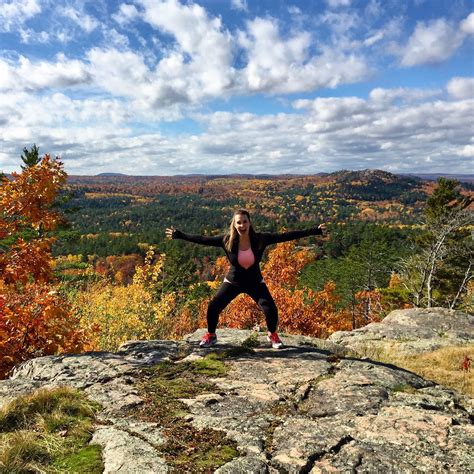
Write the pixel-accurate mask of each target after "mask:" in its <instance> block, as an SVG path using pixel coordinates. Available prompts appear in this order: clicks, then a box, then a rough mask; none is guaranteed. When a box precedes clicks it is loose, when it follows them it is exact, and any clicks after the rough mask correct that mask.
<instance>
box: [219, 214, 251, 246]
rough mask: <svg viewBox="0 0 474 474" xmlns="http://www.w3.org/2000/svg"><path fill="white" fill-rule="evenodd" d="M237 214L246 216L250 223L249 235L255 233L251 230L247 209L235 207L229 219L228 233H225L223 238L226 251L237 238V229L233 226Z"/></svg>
mask: <svg viewBox="0 0 474 474" xmlns="http://www.w3.org/2000/svg"><path fill="white" fill-rule="evenodd" d="M238 215H243V216H247V218H248V220H249V223H250V227H249V234H250V236H254V235H255V231H254V230H253V227H252V224H251V220H250V213H249V211H247V209H237V210H236V211H235V212H234V215H233V216H232V220H231V221H230V226H229V233H228V234H227V235H226V238H225V248H226V250H227V251H228V252H230V251H231V250H232V247H233V246H234V242H235V241H236V240H237V239H238V238H239V233H238V232H237V229H236V228H235V225H234V219H235V216H238Z"/></svg>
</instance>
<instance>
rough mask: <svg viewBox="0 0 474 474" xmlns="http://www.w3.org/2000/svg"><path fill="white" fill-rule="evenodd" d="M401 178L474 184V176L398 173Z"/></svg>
mask: <svg viewBox="0 0 474 474" xmlns="http://www.w3.org/2000/svg"><path fill="white" fill-rule="evenodd" d="M398 174H399V176H417V177H418V178H421V179H426V180H427V181H436V180H437V179H438V178H440V177H443V178H450V179H456V180H458V181H459V182H461V183H474V174H450V173H398Z"/></svg>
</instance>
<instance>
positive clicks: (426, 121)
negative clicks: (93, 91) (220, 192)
mask: <svg viewBox="0 0 474 474" xmlns="http://www.w3.org/2000/svg"><path fill="white" fill-rule="evenodd" d="M129 59H130V60H132V58H129ZM108 60H112V58H108ZM143 73H145V74H149V73H150V72H149V71H148V72H147V70H146V69H144V70H143ZM293 106H294V107H295V108H297V109H298V110H299V113H297V114H296V113H286V114H285V113H276V114H268V115H255V114H252V113H232V112H214V113H211V114H205V113H202V112H201V113H200V114H197V113H196V114H190V115H188V117H190V118H194V120H198V121H199V122H200V124H201V127H202V129H203V130H204V131H203V133H201V134H199V135H192V134H188V135H184V134H181V135H180V136H179V137H172V136H170V137H163V136H162V135H161V134H159V133H151V132H146V133H143V134H138V135H137V134H132V131H131V128H130V127H129V125H128V124H129V123H135V122H136V121H137V120H139V121H142V122H144V121H145V120H144V117H147V119H148V124H151V125H152V126H153V124H156V123H158V121H159V120H162V119H163V118H164V117H165V115H166V114H165V113H163V115H162V116H161V117H158V116H157V114H156V112H147V111H146V110H144V109H143V110H142V109H140V108H139V107H138V106H137V102H136V101H132V102H129V101H127V100H118V99H104V98H97V99H86V100H79V99H71V98H69V97H67V96H66V95H64V94H57V93H56V94H50V95H44V96H42V97H36V98H35V97H33V99H32V97H31V94H28V93H17V94H11V93H5V94H3V95H2V94H0V111H1V112H0V123H2V127H3V129H5V131H6V133H5V134H4V135H2V138H1V140H2V141H1V143H2V150H3V152H4V153H6V152H7V151H8V153H10V155H11V156H15V157H16V156H17V155H18V152H17V151H18V150H17V149H18V147H19V145H18V144H19V143H20V144H27V143H30V142H31V143H33V142H36V143H39V144H40V146H41V147H42V150H44V151H51V152H52V153H61V154H63V155H64V158H65V162H66V169H67V170H68V171H69V172H71V173H82V174H84V173H97V172H101V171H121V172H126V173H127V172H128V173H131V174H177V173H192V172H201V173H228V172H229V168H228V162H229V160H231V161H232V170H233V171H234V172H239V171H242V172H244V171H245V172H249V173H262V172H266V173H272V172H273V173H286V172H288V173H314V172H318V171H332V170H336V169H341V168H350V169H354V168H366V167H368V166H369V167H377V168H383V169H386V170H391V171H399V172H403V171H411V172H414V171H418V172H423V171H424V172H429V171H431V172H437V171H440V172H443V171H444V172H446V171H447V170H448V169H449V170H450V172H457V173H462V172H469V170H470V169H471V167H472V154H473V151H474V148H473V145H472V139H471V137H472V124H471V120H470V118H471V117H472V108H473V107H474V100H473V99H470V100H457V99H452V100H441V99H440V97H439V95H438V91H431V92H429V91H425V93H424V92H423V91H421V90H417V89H414V90H410V89H405V88H404V89H374V90H373V91H372V92H371V93H370V94H369V98H368V99H363V98H360V97H326V98H317V99H314V100H308V99H306V100H299V101H295V102H294V104H293ZM44 110H48V113H47V114H45V113H42V112H43V111H44ZM175 118H177V117H175ZM23 146H24V145H23ZM15 147H16V148H15ZM90 150H94V157H96V156H97V155H100V158H101V159H100V162H98V161H97V159H95V158H92V157H91V154H90ZM4 156H6V155H0V169H4V170H9V169H10V168H8V167H7V164H8V163H10V162H9V161H5V158H4ZM143 157H147V158H146V159H143Z"/></svg>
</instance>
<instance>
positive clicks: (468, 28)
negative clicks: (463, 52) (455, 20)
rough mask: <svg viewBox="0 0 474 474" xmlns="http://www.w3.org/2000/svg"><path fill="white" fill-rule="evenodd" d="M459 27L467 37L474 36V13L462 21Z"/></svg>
mask: <svg viewBox="0 0 474 474" xmlns="http://www.w3.org/2000/svg"><path fill="white" fill-rule="evenodd" d="M459 26H460V28H461V31H462V32H463V33H465V34H466V35H474V13H471V14H469V15H468V16H467V17H466V18H465V19H464V20H462V21H461V23H460V25H459Z"/></svg>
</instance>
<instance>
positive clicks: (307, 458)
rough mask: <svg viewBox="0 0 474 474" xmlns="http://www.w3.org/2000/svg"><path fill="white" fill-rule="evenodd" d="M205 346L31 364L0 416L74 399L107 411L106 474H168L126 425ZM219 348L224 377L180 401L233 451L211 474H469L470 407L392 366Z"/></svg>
mask: <svg viewBox="0 0 474 474" xmlns="http://www.w3.org/2000/svg"><path fill="white" fill-rule="evenodd" d="M389 317H390V318H391V319H392V320H397V321H398V323H397V326H410V324H411V323H408V322H407V323H406V324H402V323H401V322H402V321H413V319H412V316H411V313H409V312H405V313H397V314H395V316H389ZM404 318H405V319H404ZM407 318H408V319H407ZM429 321H430V322H429V326H430V328H432V327H433V326H434V324H433V323H432V322H431V319H430V320H429ZM469 321H471V323H472V320H470V319H469V320H468V323H466V326H465V328H464V329H459V326H456V328H454V329H453V328H452V327H451V326H449V327H448V326H443V328H444V329H443V331H444V333H445V334H449V337H450V338H451V334H454V332H455V333H456V337H457V338H461V336H460V334H465V335H466V334H467V336H468V338H467V339H469V338H471V340H472V326H469V324H471V323H469ZM456 324H457V323H456ZM413 326H415V325H414V324H413ZM414 330H415V331H417V332H416V334H418V335H417V336H416V337H421V336H419V335H420V334H425V332H424V331H425V330H422V329H420V326H419V325H416V326H415V327H414ZM426 330H427V329H426ZM433 330H434V331H436V330H437V329H436V328H435V329H433ZM366 331H367V332H368V333H369V331H374V332H375V330H373V329H372V330H366ZM397 331H398V328H397V330H394V331H393V332H392V333H391V334H394V335H396V334H398V332H397ZM453 331H454V332H453ZM360 332H361V331H360ZM202 334H203V331H202V330H199V331H196V332H195V333H193V334H191V335H189V336H188V337H187V338H185V340H183V341H141V342H140V341H136V342H129V343H127V344H124V345H123V346H122V347H121V349H120V350H119V351H118V352H117V353H108V352H95V353H85V354H78V355H67V356H57V357H41V358H38V359H34V360H31V361H28V362H26V363H24V364H22V365H21V366H19V367H18V368H17V369H16V371H15V373H14V375H13V376H12V377H11V378H10V379H9V380H5V381H2V382H0V405H1V404H2V403H5V402H7V401H8V400H10V399H12V398H14V397H16V396H18V395H20V394H23V393H25V392H29V391H31V390H33V389H34V388H36V387H40V386H50V387H52V386H58V385H70V386H74V387H77V388H80V389H82V390H84V391H85V392H86V393H87V395H88V396H89V397H90V398H91V399H93V400H96V401H98V402H99V403H100V404H101V405H102V407H103V411H102V413H101V416H100V420H99V421H100V424H99V425H98V426H97V428H96V431H95V434H94V438H93V442H95V443H99V444H101V445H102V446H103V456H104V461H105V472H110V473H111V472H123V473H157V472H168V471H171V467H170V465H169V463H167V461H166V459H165V457H164V456H163V454H162V452H161V451H160V446H162V445H163V443H165V442H166V432H165V431H164V430H163V428H162V426H161V425H160V423H159V422H153V423H152V422H149V421H143V420H142V419H138V418H137V417H135V416H134V415H133V413H134V408H135V407H140V406H141V405H142V404H143V403H144V399H143V395H142V393H141V392H140V390H139V388H138V387H139V385H140V380H141V379H142V377H143V373H144V371H145V370H146V368H147V367H150V366H153V364H156V363H159V362H161V361H164V360H171V361H172V362H173V363H175V364H182V363H183V361H190V360H202V358H203V357H205V356H206V354H208V353H209V350H203V349H200V348H199V345H198V343H199V340H200V337H201V336H202ZM369 334H371V333H369ZM406 334H407V333H405V336H403V337H407V336H406ZM426 334H427V333H426ZM218 336H219V343H218V345H217V346H215V348H213V349H212V351H211V352H216V353H217V354H219V353H222V352H223V351H227V352H226V357H225V358H224V359H223V361H224V364H225V365H226V367H227V373H226V374H225V375H224V376H219V377H216V376H213V377H210V378H209V382H210V383H212V384H213V385H212V386H213V387H214V388H213V389H212V391H210V392H209V391H208V392H206V393H204V394H200V395H197V396H195V397H193V398H185V399H182V402H184V403H185V405H186V406H187V410H188V413H187V414H186V415H185V416H186V420H187V422H189V423H190V424H192V425H193V427H195V428H197V429H205V430H209V429H213V430H219V431H221V432H222V435H223V436H226V437H227V438H229V439H231V440H233V441H234V442H235V443H236V445H237V449H238V453H239V456H237V457H235V458H234V459H233V460H231V461H230V462H227V463H226V464H224V465H223V466H221V467H220V468H219V469H217V471H216V472H218V473H229V474H230V473H247V472H248V473H277V472H282V473H286V472H289V473H300V472H311V473H318V472H472V471H473V470H474V450H473V444H472V440H473V439H474V427H473V424H472V421H473V420H474V405H473V401H472V400H471V399H469V398H468V397H465V396H463V395H461V394H459V393H457V392H455V391H453V390H450V389H447V388H444V387H442V386H439V385H436V384H435V383H433V382H431V381H428V380H424V379H423V378H421V377H419V376H417V375H415V374H414V373H411V372H409V371H406V370H403V369H401V368H398V367H395V366H392V365H390V364H383V363H380V362H376V361H373V360H370V359H360V358H357V357H354V356H351V355H349V352H347V350H346V349H345V348H344V346H343V345H341V344H340V343H341V342H342V343H343V344H344V341H343V337H342V335H338V336H337V337H334V338H333V339H334V340H333V341H323V340H319V339H314V338H310V337H302V336H287V337H286V338H285V343H286V346H285V348H284V349H282V350H279V351H275V350H272V349H271V347H270V346H269V343H268V342H266V337H265V335H264V334H261V333H257V334H256V335H255V334H253V333H252V332H251V331H243V330H230V329H222V330H220V331H218ZM345 337H348V336H345ZM357 337H359V336H357ZM440 337H441V336H440ZM462 337H464V336H462ZM249 338H251V339H250V340H251V341H252V349H246V350H241V351H239V350H235V349H236V348H237V349H238V348H242V345H244V346H246V347H248V346H249V344H248V341H249ZM338 338H339V339H338ZM335 341H337V343H336V342H335ZM414 342H416V341H414Z"/></svg>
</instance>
